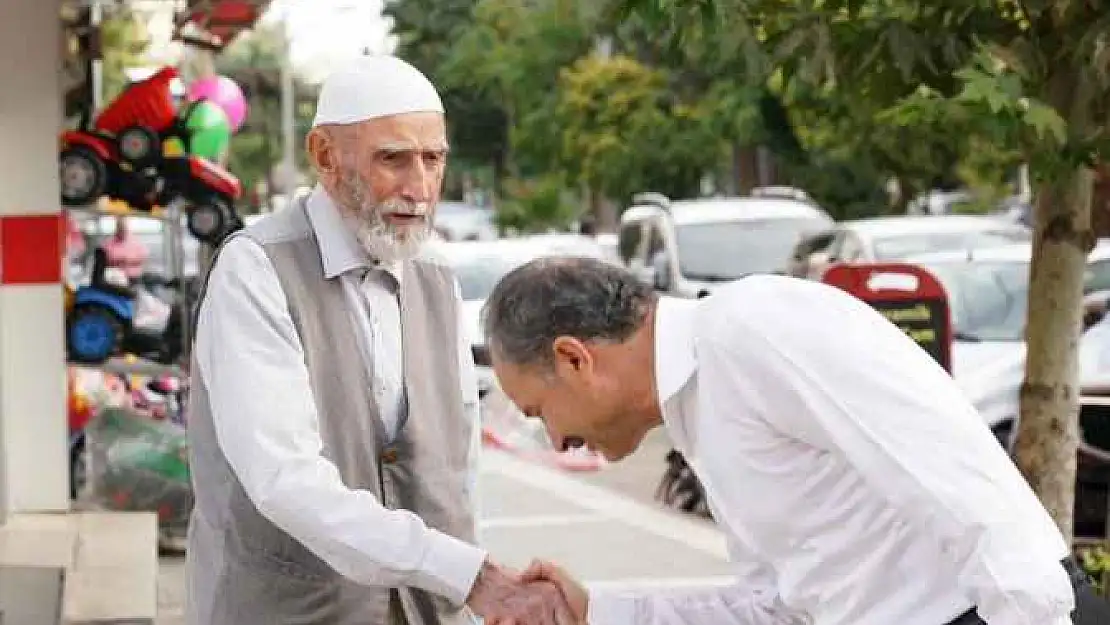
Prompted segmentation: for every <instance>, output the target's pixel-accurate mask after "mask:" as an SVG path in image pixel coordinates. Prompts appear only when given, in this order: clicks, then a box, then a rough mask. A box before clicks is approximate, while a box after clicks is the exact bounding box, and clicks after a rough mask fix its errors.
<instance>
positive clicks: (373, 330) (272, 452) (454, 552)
mask: <svg viewBox="0 0 1110 625" xmlns="http://www.w3.org/2000/svg"><path fill="white" fill-rule="evenodd" d="M286 210H299V209H297V208H295V207H290V208H289V209H286ZM308 213H309V221H310V223H311V225H312V228H313V230H314V231H315V233H316V236H317V239H318V241H319V243H320V248H321V254H322V256H323V257H322V261H323V265H324V272H325V274H326V276H327V277H329V278H331V277H336V276H338V277H339V278H340V279H342V280H343V281H344V285H345V289H346V293H347V295H348V303H349V305H350V310H351V315H352V318H353V319H354V320H355V321H356V327H357V328H359V329H360V330H361V332H360V334H361V335H362V339H363V340H364V345H363V347H364V353H365V354H366V356H367V362H366V366H367V367H368V369H369V371H370V379H371V380H372V386H373V387H374V388H371V389H367V393H374V394H376V395H377V397H376V401H377V402H378V406H379V407H380V410H381V417H382V420H383V422H384V424H385V426H386V428H387V431H388V432H390V433H392V434H395V433H396V431H397V428H398V427H399V426H400V425H401V424H402V422H403V417H404V390H403V388H404V387H403V371H402V365H401V363H402V358H401V353H402V352H401V349H402V346H401V341H400V337H401V325H400V309H399V305H398V303H397V298H396V297H395V295H394V294H393V292H392V291H391V290H390V289H389V288H388V286H387V283H388V278H387V277H386V276H385V274H384V273H382V272H381V271H377V270H374V268H373V262H372V261H371V260H370V259H369V258H367V256H366V255H365V254H364V253H363V252H362V250H361V248H360V247H358V245H357V242H356V240H355V237H354V236H353V234H352V233H351V232H350V231H349V230H348V229H347V228H346V226H345V225H344V222H343V220H342V219H341V218H340V216H339V213H338V212H337V211H336V209H335V207H334V205H333V204H332V202H331V201H330V200H329V199H328V197H327V195H326V194H325V193H324V192H323V190H322V189H319V188H318V189H316V190H315V191H313V193H312V195H311V196H310V198H309V200H308ZM398 275H399V272H398ZM457 289H458V284H457V283H456V291H457ZM465 328H466V325H465V320H464V319H462V316H461V315H460V319H459V346H458V359H459V367H460V370H461V376H460V377H461V380H462V384H463V386H464V389H463V396H464V397H466V398H469V400H468V401H467V404H466V414H467V415H468V418H469V419H471V420H472V422H473V424H474V437H473V439H472V441H471V480H470V488H471V492H470V495H471V501H473V504H474V506H475V510H477V496H478V495H477V454H478V450H479V448H480V444H481V433H480V423H479V420H478V389H477V383H476V377H475V373H474V361H473V358H472V355H471V351H470V344H469V341H468V340H467V339H466V335H465ZM195 353H196V358H197V366H198V370H197V371H196V372H194V375H199V376H201V378H202V379H203V380H204V384H205V385H206V387H207V389H208V394H209V401H210V402H211V405H212V417H213V420H214V423H215V428H216V435H217V438H218V441H219V445H220V449H221V451H222V452H223V453H224V455H225V456H226V458H227V460H228V463H229V464H230V465H231V467H232V469H233V470H234V471H235V474H236V476H237V477H238V478H239V480H240V482H241V483H242V484H243V487H244V490H245V491H246V492H247V494H248V495H249V496H250V497H251V500H252V501H253V503H254V504H255V506H257V507H258V509H259V512H260V513H261V514H262V515H263V516H265V517H266V518H267V519H269V520H270V521H271V522H273V523H274V524H275V525H277V526H278V527H279V528H281V529H282V530H284V531H286V532H287V533H289V534H290V535H291V536H293V537H294V538H296V539H297V540H299V541H300V542H301V543H303V544H304V545H305V546H306V547H307V548H308V549H309V550H311V551H312V552H313V553H315V554H316V555H317V556H318V557H320V558H321V559H323V560H324V561H325V562H327V563H328V564H329V565H331V566H332V567H333V568H334V569H336V570H337V571H339V572H340V573H341V574H343V575H345V576H347V577H349V578H351V579H353V580H355V581H357V582H360V583H364V584H368V585H377V586H389V587H401V586H411V587H416V588H422V589H424V590H427V591H429V592H433V593H435V594H439V595H441V596H444V597H447V598H448V599H449V600H452V601H454V602H455V603H456V604H459V603H461V602H462V601H463V600H465V598H466V596H467V594H468V593H469V591H470V587H471V585H472V584H473V581H474V579H475V576H476V575H477V572H478V569H479V567H480V566H481V563H482V561H483V560H484V559H485V556H486V553H485V551H484V550H482V549H480V548H478V547H475V546H473V545H470V544H467V543H466V542H464V541H461V540H458V539H456V538H454V537H451V536H448V535H447V534H443V533H441V532H439V531H437V530H435V529H432V528H429V527H428V526H427V525H425V523H424V522H423V521H422V520H421V519H420V518H419V517H418V516H416V515H415V514H413V513H412V512H409V511H406V510H389V509H387V508H385V507H384V506H382V504H381V503H380V502H379V501H378V500H377V498H375V497H374V495H373V494H372V493H370V492H367V491H359V490H352V489H349V488H347V487H346V486H345V485H344V484H343V483H342V481H341V479H340V477H339V473H338V470H337V469H336V467H335V465H334V464H332V463H331V462H330V461H328V460H327V459H325V458H324V457H323V456H322V455H321V449H322V446H323V444H322V441H321V439H320V436H319V433H318V418H317V413H316V407H315V403H314V402H313V399H312V390H311V388H310V387H309V383H308V372H307V369H306V367H305V362H304V353H303V347H302V345H301V342H300V337H299V336H298V335H297V333H296V329H295V328H294V325H293V321H292V319H291V317H290V315H289V312H288V305H287V303H286V300H285V295H284V293H283V291H282V289H281V285H280V283H279V281H278V277H277V274H276V273H275V272H274V268H273V265H272V264H271V263H270V261H269V259H268V258H267V256H266V254H265V252H264V251H263V250H262V248H261V246H259V245H258V244H257V243H255V242H254V241H252V240H250V239H248V238H246V237H239V238H236V239H235V240H232V241H230V242H228V244H227V245H226V246H225V247H224V249H223V250H222V251H221V252H220V256H219V262H217V263H216V265H215V266H214V267H213V269H212V272H211V275H210V277H209V283H208V291H207V296H206V297H205V299H204V303H203V304H202V305H201V309H200V313H199V319H198V326H197V337H196V347H195ZM367 453H371V450H367Z"/></svg>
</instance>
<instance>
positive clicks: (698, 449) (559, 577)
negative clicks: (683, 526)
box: [485, 259, 1110, 625]
mask: <svg viewBox="0 0 1110 625" xmlns="http://www.w3.org/2000/svg"><path fill="white" fill-rule="evenodd" d="M485 328H486V333H487V336H488V340H489V343H488V345H489V346H490V348H491V355H492V358H493V364H494V368H495V371H496V373H497V376H498V379H499V380H500V382H501V385H502V387H503V389H504V391H505V392H506V394H508V395H509V397H510V398H511V399H512V400H513V401H514V402H515V403H516V404H517V405H518V406H519V407H520V408H521V409H522V410H523V411H524V412H525V414H529V415H534V416H537V417H540V418H542V419H543V420H544V421H545V422H546V426H547V429H548V432H549V434H550V435H551V438H552V440H553V442H555V444H556V446H557V447H565V446H568V445H572V444H579V443H584V444H586V445H589V446H590V447H592V448H594V449H596V450H598V451H601V452H603V453H604V454H605V455H606V456H607V457H608V458H610V459H614V460H615V459H619V458H621V457H624V456H626V455H628V454H629V453H631V452H632V451H633V450H634V449H636V447H637V446H638V445H639V444H640V441H641V440H642V439H643V437H644V435H645V434H646V433H647V432H648V430H650V429H651V428H654V427H656V426H657V425H660V424H663V425H665V426H666V428H667V431H668V433H669V434H670V436H671V438H672V440H673V441H674V443H675V445H676V447H677V448H678V449H679V450H680V451H681V452H682V453H683V454H684V455H685V456H686V457H687V458H688V459H689V460H690V464H691V466H692V467H693V469H694V470H695V472H696V473H697V474H698V476H699V478H700V479H701V480H702V481H703V482H704V484H705V489H706V492H707V494H708V499H709V502H710V506H711V509H712V510H713V512H714V516H715V518H716V519H717V521H718V523H719V524H720V526H721V527H722V528H723V529H724V530H725V532H726V533H727V535H728V537H729V539H730V541H729V542H730V555H731V559H732V560H733V561H734V562H735V563H736V565H737V574H738V577H739V580H738V583H737V584H736V585H735V586H729V587H722V588H711V589H710V588H706V589H682V590H674V591H669V592H666V593H661V594H652V593H649V592H634V591H628V592H622V593H612V592H609V593H603V592H598V593H596V594H587V593H586V592H585V591H583V590H582V587H581V586H579V585H578V584H577V583H575V582H574V581H573V580H572V579H570V577H569V576H568V575H567V574H566V573H564V572H563V571H561V570H559V569H558V567H555V566H554V565H551V564H545V563H537V564H536V565H534V566H533V567H532V568H531V569H530V570H529V571H526V574H525V579H550V580H553V581H556V582H558V583H559V584H560V586H561V588H562V589H563V591H564V593H565V595H566V596H567V598H568V600H569V601H570V603H571V607H572V609H574V611H575V614H576V616H577V618H578V619H579V620H580V621H585V620H587V619H588V622H589V623H590V625H632V624H636V625H663V624H675V625H678V624H692V623H705V624H707V625H708V624H714V625H727V624H736V625H770V624H793V623H798V624H802V623H806V624H812V625H894V624H897V625H943V624H945V623H957V624H961V625H963V624H972V623H982V622H984V621H985V622H986V623H989V624H990V625H1064V624H1066V623H1071V620H1070V619H1069V613H1071V612H1072V610H1073V609H1074V608H1075V605H1076V590H1078V596H1079V601H1078V605H1079V609H1078V611H1077V613H1076V619H1077V620H1076V621H1075V622H1076V623H1080V624H1083V625H1087V624H1090V625H1093V624H1094V623H1110V613H1108V612H1107V611H1106V606H1105V604H1101V603H1099V601H1100V600H1098V599H1096V598H1094V595H1093V593H1092V591H1091V588H1090V587H1089V585H1087V583H1086V580H1085V579H1084V578H1083V576H1082V575H1081V574H1080V573H1079V572H1078V571H1077V570H1076V567H1075V565H1074V563H1073V562H1072V561H1071V560H1070V559H1068V556H1069V553H1068V546H1067V544H1066V543H1065V541H1064V540H1063V538H1062V537H1061V535H1060V532H1059V531H1058V530H1057V528H1056V526H1055V525H1054V524H1053V522H1052V519H1051V518H1050V517H1049V515H1048V514H1047V512H1046V511H1045V509H1044V508H1043V507H1042V505H1041V504H1040V502H1039V501H1038V500H1037V498H1036V497H1035V496H1034V494H1033V493H1032V491H1031V490H1030V488H1029V487H1028V485H1027V484H1026V482H1025V481H1024V480H1023V479H1022V477H1021V475H1020V474H1019V473H1018V471H1017V470H1016V468H1015V467H1014V465H1013V463H1012V462H1011V461H1010V459H1009V458H1008V457H1007V456H1006V454H1005V453H1004V452H1003V450H1002V449H1001V448H1000V446H999V445H998V443H997V441H996V440H995V438H994V437H993V436H992V434H991V432H990V431H989V430H988V429H987V428H985V427H984V426H983V424H982V420H981V419H980V418H979V417H978V415H976V414H975V411H974V409H973V408H972V407H971V406H970V405H969V403H968V402H967V400H965V399H964V397H963V396H962V395H961V393H960V390H959V388H958V387H957V386H956V385H955V383H954V382H953V381H952V379H951V377H950V376H949V375H947V374H946V372H945V371H944V370H943V369H942V368H941V367H940V366H938V365H937V363H936V362H935V361H934V360H933V359H932V358H931V357H930V356H929V355H928V354H926V353H925V351H924V350H922V349H921V348H920V347H918V346H917V345H916V344H915V343H914V342H913V341H912V340H910V339H909V338H908V337H907V336H906V335H905V334H904V333H903V332H901V331H900V330H899V329H898V328H896V327H895V326H894V325H892V324H891V323H889V322H888V321H886V320H885V319H884V318H883V317H882V316H881V315H880V314H879V313H878V312H876V311H874V310H873V309H871V308H870V307H869V306H867V305H866V304H864V303H863V302H861V301H859V300H857V299H855V298H853V297H852V296H850V295H848V294H846V293H844V292H842V291H840V290H837V289H835V288H833V287H830V286H827V285H823V284H820V283H816V282H809V281H804V280H797V279H793V278H786V277H781V276H750V277H747V278H744V279H742V280H738V281H736V282H734V283H732V284H730V285H726V286H722V287H721V288H720V289H719V290H717V291H716V292H715V293H714V294H713V295H711V296H709V297H707V298H704V299H701V300H682V299H673V298H660V297H657V296H656V295H655V294H654V293H653V292H652V291H651V290H650V289H649V288H648V287H645V286H643V285H642V284H640V283H639V282H638V281H637V279H636V278H635V277H634V276H632V275H630V274H629V273H627V272H625V271H623V270H621V269H618V268H615V267H612V266H610V265H607V264H605V263H601V262H596V261H592V260H588V259H572V260H541V261H535V262H533V263H530V264H528V265H525V266H523V267H520V268H518V269H516V270H514V271H513V272H512V273H510V274H508V275H507V276H505V277H504V278H503V279H502V281H501V282H500V283H499V284H498V286H497V287H496V288H495V289H494V291H493V293H492V294H491V295H490V297H489V299H488V300H487V304H486V320H485Z"/></svg>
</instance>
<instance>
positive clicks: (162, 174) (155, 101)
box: [59, 67, 243, 244]
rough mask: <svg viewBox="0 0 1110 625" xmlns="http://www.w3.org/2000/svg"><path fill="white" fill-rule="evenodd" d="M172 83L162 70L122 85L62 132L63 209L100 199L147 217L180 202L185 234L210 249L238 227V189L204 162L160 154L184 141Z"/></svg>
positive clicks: (168, 69)
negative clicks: (96, 110)
mask: <svg viewBox="0 0 1110 625" xmlns="http://www.w3.org/2000/svg"><path fill="white" fill-rule="evenodd" d="M176 77H177V70H175V69H174V68H172V67H166V68H164V69H162V70H160V71H158V72H157V73H156V74H154V75H153V76H151V77H150V78H148V79H146V80H144V81H141V82H137V83H134V84H132V85H130V86H128V87H127V89H125V90H124V92H123V93H122V94H120V96H119V97H118V98H116V99H115V101H113V102H112V103H111V104H109V105H108V106H107V107H106V108H105V109H104V110H103V111H101V112H100V115H99V116H97V118H96V120H95V121H94V122H93V123H92V124H89V123H88V119H87V117H86V119H84V120H82V123H81V127H80V128H79V129H78V130H69V131H66V132H64V133H62V137H61V154H60V162H59V165H60V174H61V182H62V204H64V205H65V206H78V207H79V206H85V205H88V204H91V203H93V202H95V201H97V200H98V199H99V198H100V197H101V196H102V195H106V196H108V197H110V198H112V199H117V200H121V201H123V202H126V203H127V204H129V205H131V206H132V207H134V208H137V209H140V210H150V209H151V208H153V207H154V206H156V205H160V206H167V205H169V204H170V203H171V202H173V201H175V200H178V199H184V200H185V201H186V202H187V203H188V204H189V209H188V219H187V222H188V226H189V231H190V232H191V233H192V234H193V236H195V237H197V239H199V240H201V241H204V242H207V243H213V244H215V243H218V242H219V241H220V240H222V239H223V237H225V236H226V235H227V234H228V233H229V232H230V230H231V229H232V228H233V227H234V225H235V224H236V223H237V219H236V217H237V216H236V214H235V210H234V203H235V200H237V199H239V197H240V196H241V195H242V192H243V189H242V185H241V184H240V183H239V180H238V178H236V177H235V176H233V175H232V174H231V173H230V172H228V171H227V170H225V169H224V168H222V167H220V166H219V165H216V164H215V163H212V162H211V161H208V160H207V159H204V158H201V157H199V156H194V155H191V154H182V155H167V154H166V153H165V152H164V150H163V143H164V142H165V141H167V140H170V139H173V138H177V139H185V138H186V135H187V132H188V131H187V129H186V128H185V125H184V123H183V120H182V117H181V116H180V115H178V111H177V110H176V108H175V106H174V101H173V96H172V94H171V92H170V81H172V80H173V79H174V78H176ZM186 109H187V107H186ZM184 144H185V145H188V141H187V140H185V141H184Z"/></svg>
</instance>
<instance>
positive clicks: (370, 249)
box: [344, 178, 432, 263]
mask: <svg viewBox="0 0 1110 625" xmlns="http://www.w3.org/2000/svg"><path fill="white" fill-rule="evenodd" d="M344 186H346V187H347V189H346V190H347V193H348V194H349V198H348V201H349V203H350V206H348V207H346V208H347V211H345V212H346V215H345V216H344V218H345V220H346V221H347V223H348V225H350V226H351V228H352V229H353V231H354V233H355V238H356V239H358V242H359V245H361V246H362V249H363V250H365V251H366V253H367V254H368V255H369V256H370V257H371V258H375V259H377V260H379V261H381V262H383V263H392V262H396V261H402V260H411V259H412V258H415V257H416V256H417V254H419V253H420V250H421V249H422V248H423V247H424V243H425V242H427V241H428V239H430V238H431V234H432V224H431V221H430V220H431V213H432V211H431V207H430V206H429V205H428V204H427V203H418V204H413V203H411V202H406V201H404V200H401V199H392V200H386V201H384V202H372V201H369V200H368V199H367V198H365V196H364V194H363V191H362V185H360V184H359V181H358V179H357V178H353V179H348V180H347V181H346V184H345V185H344ZM393 212H405V213H413V214H417V215H424V221H423V222H422V223H418V224H416V225H412V226H400V227H396V226H392V225H390V224H388V223H386V221H385V220H384V219H383V218H382V215H384V214H386V213H393Z"/></svg>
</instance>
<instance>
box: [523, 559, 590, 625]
mask: <svg viewBox="0 0 1110 625" xmlns="http://www.w3.org/2000/svg"><path fill="white" fill-rule="evenodd" d="M520 580H521V581H522V582H525V583H534V582H538V581H548V582H552V583H554V584H555V585H556V586H558V587H559V592H561V593H563V598H564V599H565V600H566V602H567V605H568V606H569V607H570V611H571V614H572V615H573V616H574V622H575V623H578V624H580V625H586V615H587V612H588V608H589V595H588V594H587V593H586V589H585V588H583V587H582V585H581V584H579V583H578V582H576V581H575V580H574V578H573V577H571V576H570V575H569V574H567V572H566V571H564V570H563V569H561V568H559V567H558V566H556V565H554V564H552V563H550V562H544V561H543V560H533V561H532V564H531V566H529V567H528V570H526V571H524V573H522V574H521V576H520Z"/></svg>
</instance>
